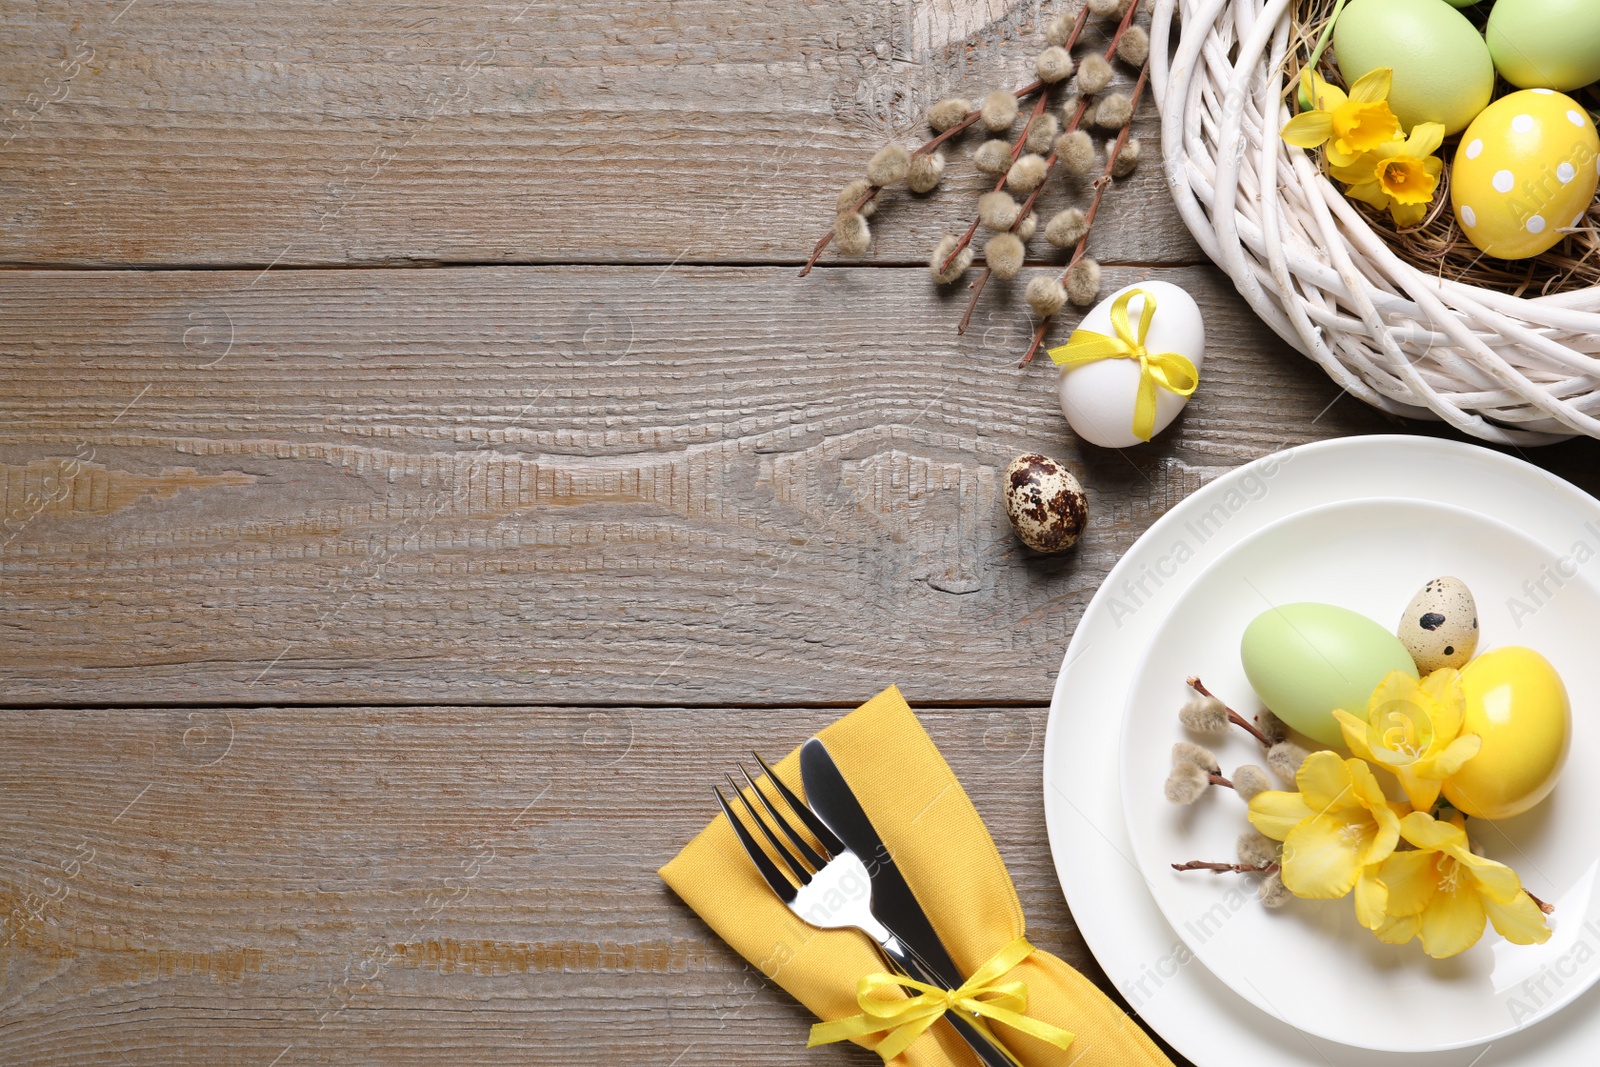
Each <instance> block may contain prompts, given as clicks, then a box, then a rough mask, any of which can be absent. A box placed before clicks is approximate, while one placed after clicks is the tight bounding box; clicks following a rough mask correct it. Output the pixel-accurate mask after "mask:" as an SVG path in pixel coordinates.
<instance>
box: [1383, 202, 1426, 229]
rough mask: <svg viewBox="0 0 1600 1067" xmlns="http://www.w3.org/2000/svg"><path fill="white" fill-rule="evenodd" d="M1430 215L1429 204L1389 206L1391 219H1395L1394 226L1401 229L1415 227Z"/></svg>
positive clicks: (1392, 204)
mask: <svg viewBox="0 0 1600 1067" xmlns="http://www.w3.org/2000/svg"><path fill="white" fill-rule="evenodd" d="M1427 215H1428V205H1427V204H1425V203H1424V204H1401V203H1391V204H1390V205H1389V217H1390V218H1392V219H1394V224H1395V225H1396V226H1397V227H1399V228H1400V229H1405V228H1406V227H1407V226H1415V225H1417V224H1418V223H1420V222H1421V221H1422V220H1423V219H1424V218H1426V217H1427Z"/></svg>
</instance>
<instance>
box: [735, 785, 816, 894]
mask: <svg viewBox="0 0 1600 1067" xmlns="http://www.w3.org/2000/svg"><path fill="white" fill-rule="evenodd" d="M723 777H725V778H727V779H728V787H729V788H730V789H732V790H733V791H734V793H735V794H736V795H737V796H738V797H739V801H740V803H742V804H743V805H744V810H745V811H748V812H749V813H750V819H751V821H752V822H754V823H755V824H756V828H757V829H758V830H760V831H761V835H762V836H763V837H765V838H766V839H767V841H768V843H769V844H771V845H772V850H773V851H774V852H776V853H777V854H778V858H779V859H781V860H783V862H784V863H786V864H788V866H789V870H791V871H793V872H794V876H795V877H796V878H797V879H799V881H800V884H801V885H809V884H810V882H811V872H810V871H808V870H807V869H806V866H805V864H803V863H801V862H800V861H799V860H797V859H795V857H794V853H792V852H790V851H789V850H788V849H787V848H786V847H784V844H783V842H782V841H779V840H778V838H777V836H776V835H774V834H773V832H772V830H771V828H769V827H768V826H767V820H765V819H763V818H762V817H761V813H760V812H759V811H757V810H756V809H755V807H754V806H752V805H751V803H750V802H749V801H748V800H745V798H744V793H742V792H741V791H740V789H739V783H737V782H735V781H734V780H733V775H731V774H725V775H723Z"/></svg>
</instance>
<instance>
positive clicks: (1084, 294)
mask: <svg viewBox="0 0 1600 1067" xmlns="http://www.w3.org/2000/svg"><path fill="white" fill-rule="evenodd" d="M1099 295H1100V264H1099V263H1097V262H1095V261H1094V260H1092V259H1090V258H1089V257H1088V256H1084V257H1083V258H1082V259H1080V260H1078V262H1076V263H1074V264H1073V265H1072V266H1071V267H1070V268H1069V269H1068V270H1067V299H1068V300H1070V301H1072V302H1073V303H1074V304H1076V305H1077V306H1078V307H1081V308H1086V307H1089V306H1090V305H1091V304H1093V303H1094V302H1095V298H1096V297H1098V296H1099Z"/></svg>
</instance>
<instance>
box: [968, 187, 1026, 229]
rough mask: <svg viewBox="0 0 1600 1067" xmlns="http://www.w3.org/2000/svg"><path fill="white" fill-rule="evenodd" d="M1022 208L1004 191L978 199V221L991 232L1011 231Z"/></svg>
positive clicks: (989, 193) (991, 193)
mask: <svg viewBox="0 0 1600 1067" xmlns="http://www.w3.org/2000/svg"><path fill="white" fill-rule="evenodd" d="M1021 210H1022V206H1021V205H1020V204H1018V203H1017V202H1016V200H1014V199H1012V196H1011V194H1010V193H1008V192H1006V191H1005V190H1003V189H996V190H994V191H993V192H988V193H984V194H983V195H982V196H980V197H978V221H979V222H980V223H982V224H983V225H984V226H986V227H988V228H989V229H991V230H1009V229H1011V226H1012V224H1013V223H1015V222H1016V221H1017V213H1018V212H1019V211H1021Z"/></svg>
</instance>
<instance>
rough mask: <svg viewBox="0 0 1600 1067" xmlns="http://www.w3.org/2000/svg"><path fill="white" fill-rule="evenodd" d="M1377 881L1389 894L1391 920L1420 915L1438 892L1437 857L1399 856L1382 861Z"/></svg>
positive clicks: (1412, 854)
mask: <svg viewBox="0 0 1600 1067" xmlns="http://www.w3.org/2000/svg"><path fill="white" fill-rule="evenodd" d="M1378 877H1379V878H1381V879H1383V884H1384V885H1385V886H1386V887H1387V888H1388V890H1389V900H1388V903H1387V904H1385V905H1384V908H1385V910H1386V911H1387V912H1388V913H1389V914H1390V915H1391V916H1401V915H1420V914H1422V909H1423V908H1425V907H1427V906H1428V901H1430V900H1432V899H1433V894H1434V893H1435V892H1436V891H1437V890H1438V888H1439V873H1438V865H1437V857H1436V856H1435V855H1434V853H1432V852H1396V853H1395V854H1394V855H1392V856H1390V857H1389V858H1388V859H1386V860H1384V861H1383V866H1382V867H1380V868H1379V870H1378Z"/></svg>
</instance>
